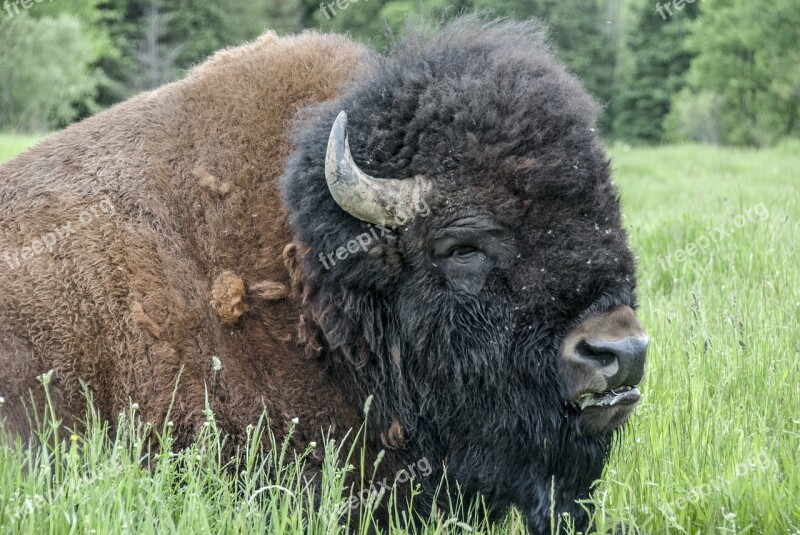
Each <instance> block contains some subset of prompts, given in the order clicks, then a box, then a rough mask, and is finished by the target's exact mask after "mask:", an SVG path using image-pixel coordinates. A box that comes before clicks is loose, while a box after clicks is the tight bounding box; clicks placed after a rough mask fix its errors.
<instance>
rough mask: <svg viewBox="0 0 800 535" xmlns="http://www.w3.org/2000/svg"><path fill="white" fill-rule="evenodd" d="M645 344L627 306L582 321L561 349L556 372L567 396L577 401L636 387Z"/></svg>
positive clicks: (635, 320) (568, 335) (645, 339)
mask: <svg viewBox="0 0 800 535" xmlns="http://www.w3.org/2000/svg"><path fill="white" fill-rule="evenodd" d="M648 341H649V340H648V338H647V335H646V334H645V332H644V327H642V324H641V323H639V320H638V318H637V317H636V314H635V313H634V312H633V309H632V308H631V307H628V306H616V307H612V308H609V309H606V310H603V311H602V312H597V313H595V314H592V315H591V316H589V317H588V318H586V319H585V320H583V321H582V322H581V323H580V324H579V325H578V326H577V327H575V328H574V329H573V330H572V331H571V332H570V333H569V334H567V336H566V337H565V339H564V342H563V344H562V346H561V352H560V358H559V369H560V370H561V373H562V376H563V377H564V379H565V381H566V386H567V387H568V390H569V392H568V393H569V396H570V397H571V398H572V399H573V400H580V399H584V396H586V395H589V394H598V393H608V392H610V391H613V390H615V389H618V388H620V387H624V386H630V387H633V386H636V385H638V384H639V382H640V381H641V380H642V377H643V376H644V364H645V357H646V354H647V343H648ZM636 392H637V393H638V390H637V391H636ZM631 395H633V394H631Z"/></svg>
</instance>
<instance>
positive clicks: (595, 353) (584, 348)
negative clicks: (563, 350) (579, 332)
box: [575, 341, 617, 367]
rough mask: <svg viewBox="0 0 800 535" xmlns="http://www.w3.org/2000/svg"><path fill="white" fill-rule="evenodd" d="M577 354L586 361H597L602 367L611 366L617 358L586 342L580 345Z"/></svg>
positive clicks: (609, 352) (576, 349) (576, 350)
mask: <svg viewBox="0 0 800 535" xmlns="http://www.w3.org/2000/svg"><path fill="white" fill-rule="evenodd" d="M575 352H576V353H578V355H580V356H581V357H583V358H585V359H590V360H594V361H596V362H597V363H598V364H600V366H602V367H606V366H609V365H611V364H612V363H613V362H614V361H615V360H616V358H617V356H616V354H614V353H613V352H611V351H608V350H606V349H602V348H598V347H597V346H594V345H592V344H590V343H589V342H586V341H584V342H581V343H579V344H578V346H577V347H576V348H575Z"/></svg>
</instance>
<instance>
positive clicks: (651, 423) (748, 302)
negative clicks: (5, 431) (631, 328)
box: [0, 137, 800, 534]
mask: <svg viewBox="0 0 800 535" xmlns="http://www.w3.org/2000/svg"><path fill="white" fill-rule="evenodd" d="M9 139H12V138H9V137H0V154H4V155H6V156H9V155H10V153H11V152H13V151H14V150H17V149H9V147H8V145H5V146H4V144H6V143H7V142H8V140H9ZM611 153H612V156H613V160H614V168H615V177H616V181H617V183H618V184H619V185H620V188H621V190H622V202H623V207H624V212H625V217H626V219H625V221H626V226H627V228H628V230H629V233H630V238H631V242H632V245H633V247H634V249H635V251H636V253H637V254H638V256H639V297H640V308H639V311H638V313H639V316H640V318H641V320H642V322H643V323H644V324H645V326H646V327H647V329H648V334H649V335H650V337H651V339H652V342H651V346H650V350H649V362H648V369H647V378H646V380H645V383H644V385H643V392H644V393H645V398H644V401H643V404H642V406H641V407H640V408H639V409H638V410H637V412H636V413H635V414H634V416H633V417H632V419H631V422H630V425H628V427H627V428H626V430H625V433H624V437H623V440H621V441H620V443H619V445H618V446H617V447H615V449H614V452H613V454H612V457H611V459H610V462H609V465H608V468H607V470H606V472H605V474H604V476H603V479H602V480H600V481H599V482H598V483H597V488H596V492H595V497H594V503H595V505H596V506H597V514H596V515H595V518H594V521H593V524H592V530H593V531H598V532H601V533H606V532H611V531H612V530H614V529H617V527H618V526H622V527H623V529H624V530H625V531H627V532H637V531H638V532H646V533H692V534H694V533H702V534H705V533H708V534H711V533H715V534H716V533H768V534H772V533H799V532H800V501H798V497H800V467H798V464H797V462H796V460H797V459H798V458H800V381H799V380H798V377H800V333H798V323H800V321H798V320H800V265H799V264H800V254H799V253H800V238H799V237H800V143H798V142H793V143H785V144H783V145H780V146H778V147H776V148H773V149H768V150H761V151H749V150H748V151H740V150H734V149H722V148H714V147H705V146H697V145H685V146H670V147H663V148H654V149H641V148H638V149H628V148H626V147H624V146H616V147H613V148H612V150H611ZM765 211H766V212H765ZM745 214H750V216H749V217H748V216H745ZM740 216H741V217H740ZM737 217H738V219H737ZM720 225H725V230H726V231H727V232H728V233H729V235H727V236H725V237H724V238H717V239H715V240H712V238H713V237H715V236H716V235H717V231H716V230H715V229H717V228H719V227H720ZM706 241H708V242H709V243H708V245H705V246H702V247H701V245H703V244H705V243H706ZM692 244H694V247H690V246H691V245H692ZM678 251H683V252H684V253H683V254H682V255H681V256H680V260H676V253H677V252H678ZM690 251H691V252H692V253H693V254H689V252H690ZM667 257H670V258H671V259H672V265H670V263H669V261H667V260H666V258H667ZM1 416H2V407H0V417H1ZM208 417H209V422H210V423H209V426H208V428H207V430H206V431H204V433H203V434H202V436H201V437H199V439H198V441H197V443H196V444H195V445H194V446H192V447H191V448H189V449H187V450H185V451H182V452H180V453H173V454H168V453H164V452H158V457H156V452H154V451H147V449H146V441H145V440H144V433H145V431H146V430H144V429H143V428H142V427H141V424H140V423H139V422H138V421H137V419H136V410H135V408H131V410H130V411H129V412H128V413H126V414H124V415H121V417H120V421H119V424H118V426H117V429H116V431H115V432H114V433H106V432H105V427H104V426H105V424H104V423H102V422H101V421H99V419H98V418H97V416H96V415H94V414H92V413H90V414H89V421H90V422H91V425H90V426H89V430H88V432H87V433H86V434H85V435H80V436H74V437H72V438H74V440H66V441H64V442H63V443H61V444H59V445H58V446H57V447H55V448H50V449H47V448H32V449H31V448H26V447H23V445H22V444H20V443H13V442H12V443H9V444H5V445H0V533H43V532H47V533H90V532H96V533H187V534H188V533H192V534H194V533H298V534H299V533H306V532H310V533H315V534H316V533H324V534H336V533H345V529H344V527H343V523H344V520H342V519H343V518H345V519H346V516H347V511H348V508H347V507H346V502H347V498H348V495H347V494H348V493H347V491H346V489H345V487H346V485H345V482H344V481H345V475H346V474H347V473H348V471H354V473H361V472H362V471H363V473H364V474H366V477H368V475H369V473H371V470H372V467H363V466H358V465H359V464H360V463H359V462H358V460H354V459H352V458H351V459H349V462H344V463H343V462H341V461H337V460H336V457H337V455H336V451H337V448H338V447H340V445H337V444H330V443H329V444H326V445H324V449H325V451H326V452H327V453H326V457H325V463H324V466H325V469H324V474H323V477H322V483H321V489H322V490H321V491H320V492H318V493H317V494H314V495H313V496H314V498H310V496H311V495H310V494H309V493H307V492H305V488H306V485H307V483H306V482H305V480H304V479H303V477H302V467H303V465H304V459H305V458H306V456H307V455H308V454H309V452H289V451H287V450H286V449H285V448H283V447H282V444H281V443H280V441H278V442H276V445H275V447H274V448H273V451H274V452H275V453H274V454H273V456H271V457H267V458H266V459H264V458H259V457H258V456H256V455H254V452H253V451H250V452H249V453H246V454H245V455H243V457H242V461H241V463H242V464H241V465H240V466H236V467H233V469H232V470H231V469H230V468H231V467H225V466H223V464H224V463H223V462H222V461H221V457H220V455H219V448H220V446H219V441H220V440H221V439H222V438H223V437H219V436H218V432H217V431H216V427H215V426H214V424H213V414H212V413H209V414H208ZM48 425H49V426H50V427H52V425H53V424H52V423H49V424H48V423H47V422H45V423H44V424H43V433H45V435H46V434H47V433H51V432H52V430H48V429H49V428H48ZM261 429H262V428H260V427H257V428H254V429H252V430H251V434H252V436H253V438H254V439H256V438H257V437H258V436H259V433H260V432H261ZM159 432H160V433H161V435H162V440H163V441H166V444H167V445H168V444H169V429H164V430H159ZM43 438H44V439H46V438H47V436H44V437H43ZM254 443H255V440H254ZM320 447H322V446H320ZM251 450H252V447H251ZM165 451H166V450H165ZM345 457H346V455H345ZM143 461H145V462H143ZM231 473H236V474H239V476H238V477H233V476H231V475H230V474H231ZM313 500H316V501H313ZM312 501H313V503H312ZM366 507H369V504H367V505H366ZM470 523H471V526H466V525H463V524H460V523H459V521H458V520H456V519H455V518H452V517H450V516H448V515H440V516H437V515H434V516H432V517H431V518H430V519H429V520H428V521H427V523H426V524H425V525H424V527H423V528H422V530H421V531H420V532H421V533H464V532H467V531H470V530H471V531H473V532H475V533H498V534H500V533H503V534H505V533H523V532H524V529H523V528H522V524H521V521H520V518H519V515H518V514H512V515H510V516H509V517H508V519H506V521H504V522H503V523H501V524H498V525H494V526H488V525H486V524H485V522H484V521H483V519H482V518H481V516H480V515H479V514H477V513H476V514H474V515H472V516H471V518H470ZM368 527H369V522H365V523H364V526H363V529H362V532H365V530H366V529H367V528H368ZM405 531H406V527H405V524H404V523H403V521H402V519H401V518H400V517H399V516H398V517H396V518H395V519H394V521H393V525H392V526H391V528H390V532H391V533H403V532H405Z"/></svg>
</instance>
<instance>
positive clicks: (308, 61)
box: [0, 33, 369, 447]
mask: <svg viewBox="0 0 800 535" xmlns="http://www.w3.org/2000/svg"><path fill="white" fill-rule="evenodd" d="M368 58H369V54H368V52H367V51H366V50H365V49H363V48H361V47H360V46H358V45H356V44H354V43H353V42H351V41H349V40H347V39H345V38H343V37H338V36H332V35H318V34H314V33H306V34H303V35H300V36H297V37H289V38H282V39H279V38H277V37H276V36H275V34H273V33H267V34H266V35H264V36H263V37H261V38H260V39H259V40H258V41H256V42H254V43H252V44H250V45H248V46H245V47H242V48H237V49H233V50H226V51H222V52H220V53H218V54H216V55H215V56H214V57H213V58H211V59H210V60H209V61H207V62H206V63H204V64H203V65H201V66H199V67H198V68H196V69H194V70H193V71H192V72H191V73H190V74H189V76H188V77H187V78H186V79H185V80H183V81H180V82H176V83H174V84H170V85H168V86H165V87H162V88H160V89H158V90H156V91H153V92H150V93H146V94H142V95H139V96H138V97H136V98H134V99H132V100H130V101H127V102H125V103H123V104H120V105H118V106H116V107H114V108H112V109H110V110H108V111H105V112H103V113H101V114H99V115H98V116H96V117H93V118H91V119H88V120H86V121H85V122H83V123H81V124H78V125H75V126H72V127H71V128H69V129H67V130H66V131H64V132H61V133H59V134H57V135H55V136H53V137H50V138H48V139H47V140H45V141H44V142H42V143H41V144H40V145H38V146H37V147H36V148H34V149H33V150H31V151H29V152H27V153H25V154H23V155H22V156H20V157H18V158H17V159H15V160H13V161H12V162H10V163H7V164H5V165H3V166H2V167H0V210H1V211H0V262H2V264H0V265H1V266H2V269H0V396H3V397H5V399H6V405H5V406H4V407H3V408H2V409H1V412H0V415H2V417H3V418H4V419H5V426H6V428H7V429H8V430H10V431H12V432H18V433H22V434H25V433H27V432H28V431H29V429H28V418H27V416H26V412H28V410H27V409H26V407H25V406H24V405H23V403H22V400H29V399H30V392H33V395H34V397H35V398H36V399H37V403H41V402H42V391H41V386H40V385H39V384H38V383H37V381H36V377H37V376H38V375H40V374H42V373H44V372H46V371H48V370H50V369H55V374H54V377H53V382H52V385H51V386H52V392H53V396H54V399H55V401H56V406H57V409H58V410H59V412H60V416H61V417H63V418H64V419H65V423H66V424H67V425H70V426H74V425H76V424H77V422H76V418H79V417H80V416H81V415H82V414H83V412H84V405H85V402H84V399H83V398H82V396H81V388H80V384H79V381H81V380H83V381H85V382H87V383H88V385H89V388H90V390H91V392H92V393H93V395H94V400H95V402H96V404H97V406H98V408H99V409H100V411H101V413H102V414H103V415H104V416H105V417H107V418H109V419H113V417H114V416H115V415H116V414H117V413H118V412H119V411H122V410H124V409H125V408H126V407H128V405H129V404H130V403H131V402H138V403H139V404H140V406H141V414H142V417H143V418H144V419H145V420H146V421H148V422H150V423H152V424H154V425H156V426H159V425H161V424H162V423H163V421H164V418H165V417H166V416H167V408H168V407H169V404H170V401H171V396H172V392H173V389H174V386H175V382H176V380H177V379H178V376H179V375H180V386H179V388H178V390H177V399H176V402H175V406H174V408H173V414H172V418H173V419H175V427H176V433H177V436H178V438H179V442H180V443H181V444H186V443H188V442H189V441H191V440H192V438H193V437H194V436H195V432H196V430H197V429H198V426H200V425H201V424H202V422H203V419H204V418H203V413H202V410H203V405H204V399H205V391H206V385H209V387H210V385H211V384H212V382H213V381H216V382H215V383H214V392H215V397H216V399H214V400H212V402H213V404H214V407H215V410H216V411H217V418H218V420H219V422H220V423H221V425H222V427H223V429H224V430H225V431H226V432H229V433H231V434H233V435H234V436H240V435H241V434H242V433H243V432H244V429H245V427H246V425H247V424H248V423H252V422H255V421H256V420H257V418H258V416H259V415H260V414H261V413H262V410H263V409H267V411H268V413H269V415H270V417H271V419H272V423H273V427H274V428H275V430H276V431H277V432H281V431H282V430H284V429H286V428H288V426H289V422H290V420H291V418H294V417H298V418H299V419H300V422H301V424H300V427H299V433H298V435H297V437H298V442H305V443H306V444H307V442H308V441H311V440H318V439H319V431H320V430H321V429H325V430H327V429H328V428H329V427H330V426H331V425H332V423H334V422H336V423H337V424H338V426H339V428H340V429H345V428H346V427H349V426H351V425H358V423H359V420H358V412H357V411H353V410H351V409H349V408H348V407H347V406H346V405H345V404H344V402H343V401H342V400H341V398H340V393H339V389H338V388H337V385H336V384H335V382H333V381H332V380H331V378H330V377H329V376H328V375H327V372H326V371H325V369H324V368H323V367H321V366H320V365H319V364H318V363H317V362H315V361H313V360H308V359H306V358H305V356H304V351H305V344H304V345H303V346H302V347H301V346H300V345H298V343H297V342H298V340H297V338H298V337H297V336H296V333H297V318H298V316H299V312H298V310H297V308H296V305H295V303H294V302H293V301H291V300H287V299H283V298H284V297H286V296H287V295H288V293H289V287H290V285H291V280H290V274H289V271H288V270H287V269H286V267H285V265H284V258H283V257H282V256H283V255H282V252H283V249H284V247H285V246H286V245H287V244H288V243H290V242H291V241H292V240H291V236H290V233H289V229H288V226H287V223H286V213H285V209H284V208H283V207H282V206H281V202H280V199H279V195H278V192H277V186H276V181H277V179H278V177H279V176H280V174H281V173H282V172H283V170H284V165H285V160H286V158H287V156H288V154H289V151H290V144H289V140H288V132H289V131H290V124H291V123H292V121H293V118H294V116H295V115H296V113H297V111H298V110H300V109H302V108H305V107H307V106H308V105H310V104H313V103H317V102H320V101H324V100H328V99H331V98H332V97H334V96H336V95H337V94H338V93H340V91H341V90H342V87H343V85H344V84H346V83H347V82H348V80H349V79H351V78H352V77H354V76H357V75H358V74H359V72H361V71H362V69H365V68H367V67H366V66H367V65H368V64H369V59H368ZM104 199H105V200H106V205H104V206H110V207H113V210H112V209H107V210H106V211H105V212H107V213H105V212H103V211H102V210H99V209H97V205H98V203H99V202H100V201H102V200H104ZM93 207H94V211H92V208H93ZM86 214H89V216H87V215H86ZM67 225H69V226H68V227H67ZM246 287H247V288H248V289H249V292H250V295H247V296H245V288H246ZM209 302H211V305H209ZM301 341H305V340H301ZM212 356H217V357H218V358H220V360H221V362H222V371H221V372H219V373H218V374H216V375H215V374H214V373H213V371H212ZM288 363H291V364H288ZM302 446H303V447H305V444H303V445H302Z"/></svg>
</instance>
